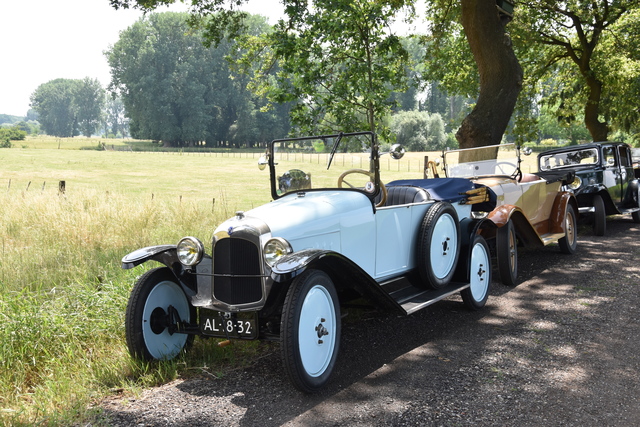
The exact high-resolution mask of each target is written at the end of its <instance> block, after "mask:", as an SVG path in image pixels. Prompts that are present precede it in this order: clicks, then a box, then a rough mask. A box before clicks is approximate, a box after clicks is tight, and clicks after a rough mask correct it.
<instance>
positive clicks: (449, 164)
mask: <svg viewBox="0 0 640 427" xmlns="http://www.w3.org/2000/svg"><path fill="white" fill-rule="evenodd" d="M520 148H521V147H520V145H518V144H514V143H507V144H497V145H487V146H483V147H472V148H460V149H457V150H446V151H444V152H443V153H442V159H443V165H442V166H443V170H444V173H445V176H446V177H447V178H477V177H481V176H509V177H511V178H514V179H515V178H516V177H518V176H521V175H522V172H521V169H520V164H521V163H522V159H521V155H522V154H521V150H520ZM512 149H513V152H514V156H513V157H503V158H502V159H501V158H500V156H499V153H501V152H506V151H510V150H512ZM482 150H486V151H490V150H496V157H495V158H488V159H480V160H470V161H465V162H460V161H457V162H456V161H452V160H450V161H447V157H449V159H451V158H452V157H453V156H455V155H458V158H457V160H459V159H460V154H461V153H474V152H476V153H479V152H480V151H482ZM507 160H508V161H507ZM511 161H513V171H511V170H509V172H510V173H495V166H497V165H498V163H511ZM491 162H494V172H493V173H474V172H471V173H469V174H456V173H454V172H453V170H452V169H453V168H454V167H455V166H458V165H466V164H469V165H475V166H476V167H475V168H472V169H474V170H479V167H478V166H477V165H478V164H486V165H490V164H491ZM460 170H464V168H460Z"/></svg>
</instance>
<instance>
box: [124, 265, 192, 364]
mask: <svg viewBox="0 0 640 427" xmlns="http://www.w3.org/2000/svg"><path fill="white" fill-rule="evenodd" d="M148 303H150V304H151V305H148ZM154 305H155V307H153V306H154ZM169 306H173V307H174V308H176V310H177V311H178V312H179V313H180V317H181V320H182V321H183V322H185V323H191V322H192V321H194V320H195V319H196V310H195V308H194V307H193V306H192V305H191V304H189V301H188V300H187V296H186V295H185V294H184V292H183V291H182V288H181V287H180V285H179V284H178V282H177V280H176V277H175V276H174V275H173V273H172V272H171V270H170V269H169V268H167V267H159V268H154V269H152V270H149V271H147V272H146V273H144V274H143V275H142V276H140V278H139V279H138V280H137V282H136V284H135V285H134V287H133V290H132V291H131V295H130V297H129V302H128V304H127V311H126V314H125V336H126V340H127V347H128V348H129V353H130V354H131V356H132V357H134V358H137V359H143V360H148V361H151V360H171V359H174V358H175V357H177V356H178V355H180V354H181V353H182V352H183V351H184V350H185V349H188V348H189V347H190V346H191V344H192V343H193V339H194V336H193V335H187V334H181V333H177V332H175V333H173V334H170V333H169V331H168V330H167V328H166V327H164V326H162V325H160V326H159V325H158V320H157V319H158V318H159V316H157V315H156V314H160V315H163V313H162V311H161V310H160V309H162V310H163V311H164V314H166V313H167V312H168V310H169Z"/></svg>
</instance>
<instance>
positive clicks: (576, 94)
mask: <svg viewBox="0 0 640 427" xmlns="http://www.w3.org/2000/svg"><path fill="white" fill-rule="evenodd" d="M518 6H519V8H520V9H519V11H518V15H517V19H516V20H515V22H514V33H517V37H514V39H515V40H516V45H517V50H518V55H519V56H520V57H522V58H525V59H524V62H525V63H527V64H529V67H528V72H527V75H528V80H529V81H528V83H527V85H526V86H527V87H529V88H536V89H540V87H539V85H540V84H544V83H547V82H549V81H553V85H554V89H555V90H553V91H548V96H547V97H545V98H544V99H543V101H544V102H545V103H546V104H547V105H548V106H549V107H553V108H554V109H555V112H556V115H557V117H558V118H559V119H560V120H564V121H573V120H575V119H576V118H577V117H582V118H583V120H584V124H585V126H586V127H587V129H588V130H589V133H590V134H591V138H592V139H593V140H595V141H604V140H606V139H607V137H608V134H609V132H610V131H611V130H612V127H618V128H621V127H622V128H626V129H629V128H630V126H631V125H632V123H633V122H636V121H637V118H638V114H637V107H636V106H635V103H634V101H632V100H634V98H633V97H632V96H629V95H630V93H631V94H632V93H638V90H639V89H640V88H639V87H638V83H637V82H638V79H639V78H640V73H639V70H640V67H639V64H638V59H639V57H638V50H637V49H638V48H637V46H638V43H639V42H640V25H639V24H638V12H639V11H638V9H639V8H640V1H638V0H632V1H625V2H621V1H617V0H594V1H591V0H589V1H586V0H571V1H564V2H556V1H550V0H536V1H520V2H519V3H518ZM536 84H538V86H536ZM542 90H544V86H543V88H542ZM533 96H535V95H529V97H530V98H532V97H533Z"/></svg>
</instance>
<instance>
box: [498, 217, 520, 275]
mask: <svg viewBox="0 0 640 427" xmlns="http://www.w3.org/2000/svg"><path fill="white" fill-rule="evenodd" d="M496 254H497V258H498V271H499V272H500V281H501V282H502V283H503V284H505V285H507V286H516V285H517V284H518V282H517V277H518V241H517V240H516V230H515V227H514V226H513V222H512V221H508V222H507V224H506V225H504V226H502V227H500V228H498V231H497V234H496Z"/></svg>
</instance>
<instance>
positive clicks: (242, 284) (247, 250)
mask: <svg viewBox="0 0 640 427" xmlns="http://www.w3.org/2000/svg"><path fill="white" fill-rule="evenodd" d="M213 274H214V278H213V296H214V298H216V299H217V300H219V301H222V302H224V303H226V304H234V305H235V304H248V303H253V302H257V301H260V299H261V298H262V279H261V278H260V277H259V276H260V251H259V250H258V247H257V246H256V245H254V244H253V243H252V242H250V241H248V240H244V239H238V238H227V239H221V240H219V241H217V242H216V245H215V248H214V250H213ZM248 276H253V277H248Z"/></svg>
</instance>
